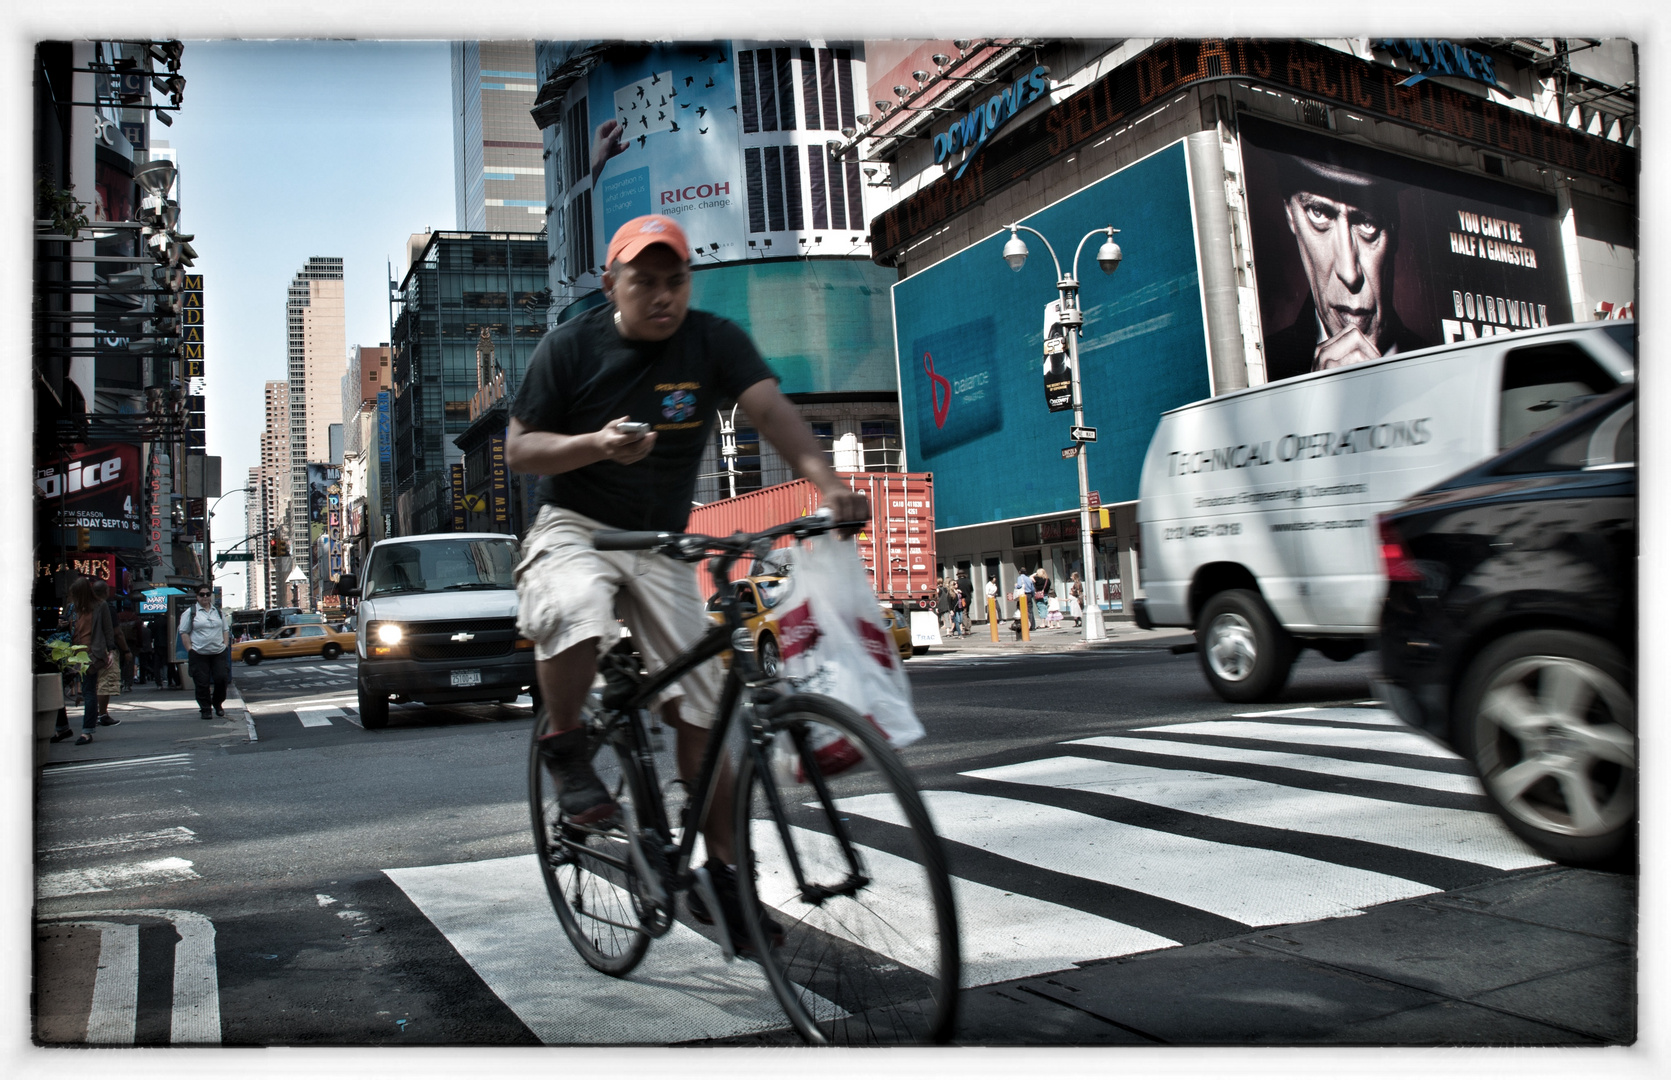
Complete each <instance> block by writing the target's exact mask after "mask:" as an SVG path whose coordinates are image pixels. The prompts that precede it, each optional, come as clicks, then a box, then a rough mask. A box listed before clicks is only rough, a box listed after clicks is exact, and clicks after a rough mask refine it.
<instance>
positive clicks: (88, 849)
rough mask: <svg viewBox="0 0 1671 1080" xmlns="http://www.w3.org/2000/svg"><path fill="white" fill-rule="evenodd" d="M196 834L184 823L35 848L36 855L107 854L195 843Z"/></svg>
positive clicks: (48, 856)
mask: <svg viewBox="0 0 1671 1080" xmlns="http://www.w3.org/2000/svg"><path fill="white" fill-rule="evenodd" d="M195 843H197V834H196V833H194V832H192V831H191V830H190V829H188V828H186V827H185V826H184V825H175V826H173V827H171V828H167V829H155V830H153V831H151V832H138V833H126V834H123V835H121V836H103V837H99V838H97V839H93V840H72V841H69V842H67V843H63V844H50V845H47V846H44V847H39V848H36V854H37V855H38V856H42V857H47V858H50V857H52V856H55V855H79V856H82V857H86V856H90V855H101V854H109V853H112V852H118V851H138V850H141V849H143V848H153V847H162V846H164V845H166V844H195Z"/></svg>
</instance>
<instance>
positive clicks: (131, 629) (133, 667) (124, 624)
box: [116, 611, 139, 694]
mask: <svg viewBox="0 0 1671 1080" xmlns="http://www.w3.org/2000/svg"><path fill="white" fill-rule="evenodd" d="M116 635H117V637H119V638H121V640H122V693H124V694H131V693H133V680H134V673H135V672H136V671H137V670H138V668H139V619H138V618H136V617H135V616H134V613H133V612H131V611H124V612H122V613H121V614H120V615H118V616H117V617H116Z"/></svg>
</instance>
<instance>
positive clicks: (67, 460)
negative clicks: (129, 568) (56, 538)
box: [35, 443, 144, 540]
mask: <svg viewBox="0 0 1671 1080" xmlns="http://www.w3.org/2000/svg"><path fill="white" fill-rule="evenodd" d="M140 481H141V476H140V468H139V447H137V446H134V445H132V444H131V443H94V444H88V445H83V446H79V447H77V448H75V449H74V450H72V451H71V452H70V453H69V454H67V455H65V456H63V457H60V458H57V459H55V460H49V461H47V462H46V463H45V464H44V465H42V466H41V467H39V468H37V469H36V470H35V494H36V497H37V498H40V499H43V500H45V501H46V502H47V503H49V504H51V505H53V506H55V507H57V508H58V513H57V519H56V522H55V524H56V525H58V526H59V527H60V528H66V529H74V528H85V529H110V530H115V531H117V532H123V533H132V534H133V537H134V538H135V539H136V540H137V538H138V537H139V536H140V533H141V529H140V511H141V504H142V503H143V502H144V499H143V495H142V489H141V487H140Z"/></svg>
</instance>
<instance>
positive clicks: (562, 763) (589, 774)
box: [540, 727, 619, 825]
mask: <svg viewBox="0 0 1671 1080" xmlns="http://www.w3.org/2000/svg"><path fill="white" fill-rule="evenodd" d="M540 757H541V758H542V759H543V760H544V762H545V768H546V772H547V773H549V774H550V776H551V779H552V781H553V782H555V783H556V785H557V805H558V806H559V807H561V808H562V811H563V817H564V818H566V819H567V820H568V823H569V824H571V825H592V824H595V823H597V822H599V821H604V820H606V819H608V818H611V817H614V816H615V813H616V811H617V809H619V808H618V807H617V806H616V805H615V800H614V799H613V798H611V797H610V794H609V789H607V788H605V787H604V786H603V781H602V780H599V779H598V774H597V772H596V771H595V770H594V769H593V768H592V758H591V755H590V754H589V753H588V752H587V745H586V729H585V728H583V727H578V728H574V729H572V730H570V731H565V732H562V733H561V734H558V735H547V736H545V737H544V738H543V739H541V740H540Z"/></svg>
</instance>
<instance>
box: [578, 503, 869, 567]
mask: <svg viewBox="0 0 1671 1080" xmlns="http://www.w3.org/2000/svg"><path fill="white" fill-rule="evenodd" d="M867 524H869V521H868V520H863V521H835V520H833V519H832V518H831V517H830V516H829V515H827V514H823V513H815V514H810V515H808V516H806V517H799V518H796V519H795V520H793V521H786V522H784V523H783V524H781V525H774V526H772V527H771V528H769V529H765V530H763V531H761V532H757V533H745V532H737V533H732V534H731V535H730V536H728V537H719V536H703V535H701V534H700V533H670V532H649V531H623V530H616V529H601V530H599V531H598V532H595V533H593V534H592V544H593V546H594V547H596V548H597V549H598V550H599V551H645V550H656V551H660V552H661V553H662V554H664V555H668V556H670V557H672V558H675V559H678V560H680V561H681V562H696V561H697V560H699V559H701V558H704V557H705V556H707V555H708V554H709V553H710V552H718V553H722V554H726V555H732V556H740V555H745V554H747V553H748V552H749V551H751V550H752V549H753V548H754V547H755V546H756V545H757V544H760V543H762V542H765V541H771V540H776V539H777V538H779V537H781V536H793V537H795V538H796V539H798V540H800V539H805V538H806V537H809V536H819V535H821V534H823V533H827V532H833V531H835V530H838V529H859V528H863V527H864V526H865V525H867Z"/></svg>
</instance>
